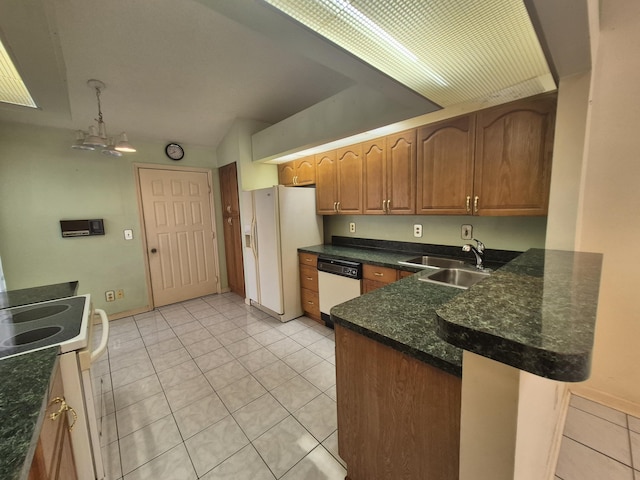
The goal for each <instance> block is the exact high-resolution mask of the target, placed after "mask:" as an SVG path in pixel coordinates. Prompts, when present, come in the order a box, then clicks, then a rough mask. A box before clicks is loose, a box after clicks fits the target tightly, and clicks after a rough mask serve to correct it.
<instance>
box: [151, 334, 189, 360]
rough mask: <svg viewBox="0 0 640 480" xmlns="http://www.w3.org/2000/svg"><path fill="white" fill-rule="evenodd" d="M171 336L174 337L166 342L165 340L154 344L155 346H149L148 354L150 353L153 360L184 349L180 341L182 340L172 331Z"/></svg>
mask: <svg viewBox="0 0 640 480" xmlns="http://www.w3.org/2000/svg"><path fill="white" fill-rule="evenodd" d="M171 335H173V336H171V337H170V338H168V339H166V340H164V339H163V340H162V341H159V342H157V343H154V344H153V345H150V344H148V345H147V352H149V356H150V357H151V358H154V357H157V356H159V355H163V354H165V353H167V352H170V351H172V350H178V349H179V348H182V347H183V345H182V342H181V341H180V339H178V337H176V336H175V334H174V333H173V331H171ZM145 342H146V339H145Z"/></svg>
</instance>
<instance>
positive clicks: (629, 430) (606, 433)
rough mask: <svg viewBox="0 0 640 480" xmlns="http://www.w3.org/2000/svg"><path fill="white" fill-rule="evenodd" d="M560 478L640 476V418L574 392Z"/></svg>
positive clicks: (630, 479)
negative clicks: (576, 394)
mask: <svg viewBox="0 0 640 480" xmlns="http://www.w3.org/2000/svg"><path fill="white" fill-rule="evenodd" d="M556 479H558V480H640V419H638V418H636V417H633V416H631V415H627V414H625V413H623V412H620V411H618V410H614V409H612V408H609V407H606V406H604V405H600V404H598V403H595V402H592V401H590V400H587V399H585V398H582V397H578V396H575V395H574V396H572V398H571V403H570V406H569V412H568V414H567V420H566V423H565V427H564V436H563V437H562V444H561V447H560V457H559V459H558V465H557V468H556Z"/></svg>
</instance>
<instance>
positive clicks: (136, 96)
mask: <svg viewBox="0 0 640 480" xmlns="http://www.w3.org/2000/svg"><path fill="white" fill-rule="evenodd" d="M24 3H25V4H28V5H24V4H22V2H18V1H15V0H6V1H5V0H2V1H1V2H0V34H2V38H3V41H4V42H5V44H6V45H7V46H8V48H9V49H10V51H11V52H12V53H13V56H14V57H15V59H16V60H17V63H18V68H19V70H20V72H21V74H22V75H23V77H24V80H25V82H26V83H27V86H28V87H29V88H30V90H31V92H32V95H33V96H34V98H35V100H36V102H37V103H38V104H39V105H40V106H41V110H39V111H33V110H31V109H26V108H24V107H13V106H8V105H4V104H0V120H7V121H19V122H24V123H33V124H39V125H49V126H56V127H62V128H69V129H74V130H75V129H85V130H86V128H87V126H88V125H89V124H90V123H92V120H93V119H94V118H95V117H96V115H97V105H96V98H95V91H93V90H91V89H90V88H89V87H88V86H87V85H86V82H87V80H88V79H91V78H96V79H99V80H102V81H103V82H104V83H105V84H106V87H107V88H106V90H105V91H104V92H103V94H102V97H101V100H102V110H103V114H104V119H105V123H106V125H107V129H108V131H109V133H111V134H117V133H119V132H120V131H122V130H126V131H127V133H128V134H129V139H130V141H131V142H132V143H134V144H135V140H136V139H137V138H140V139H149V140H161V141H180V142H185V143H191V144H198V145H204V146H212V147H213V146H216V145H217V144H218V143H219V141H220V140H221V139H222V137H223V136H224V135H225V133H226V132H227V130H228V129H229V127H230V125H231V123H232V121H233V120H234V119H235V118H248V119H254V120H260V121H264V122H268V123H276V122H278V121H280V120H282V119H284V118H286V117H289V116H290V115H292V114H294V113H296V112H298V111H300V110H303V109H304V108H306V107H309V106H311V105H313V104H315V103H317V102H318V101H320V100H323V99H325V98H327V97H329V96H331V95H333V94H335V93H337V92H339V91H341V90H343V89H345V88H347V87H348V86H350V85H352V84H353V83H354V82H353V81H352V80H350V79H348V78H346V77H345V76H343V75H341V74H339V73H337V72H335V71H333V70H331V69H329V68H326V67H324V66H321V65H319V64H317V63H315V62H313V61H311V60H308V59H306V58H304V57H303V56H301V55H297V54H294V53H292V52H289V51H285V50H283V49H282V48H281V47H280V46H279V45H276V44H274V43H273V42H272V41H270V40H269V39H267V38H266V37H264V36H262V35H261V34H259V33H256V32H253V31H251V30H249V29H248V28H246V27H244V26H242V25H240V24H238V23H236V22H234V21H232V20H229V19H228V18H226V17H224V16H222V15H220V14H218V13H216V12H215V11H213V10H212V9H211V8H209V7H207V6H205V5H203V4H201V3H198V2H195V1H192V0H136V1H132V0H108V1H95V0H55V1H50V0H49V1H47V0H24ZM73 138H74V137H73V136H72V133H71V132H70V142H71V141H72V140H73Z"/></svg>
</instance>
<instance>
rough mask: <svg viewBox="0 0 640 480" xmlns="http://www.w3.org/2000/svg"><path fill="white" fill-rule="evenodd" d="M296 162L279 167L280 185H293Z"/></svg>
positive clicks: (282, 164)
mask: <svg viewBox="0 0 640 480" xmlns="http://www.w3.org/2000/svg"><path fill="white" fill-rule="evenodd" d="M295 171H296V169H295V162H287V163H281V164H279V165H278V183H279V184H280V185H287V186H291V185H293V177H295V175H296V173H295Z"/></svg>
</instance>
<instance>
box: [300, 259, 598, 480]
mask: <svg viewBox="0 0 640 480" xmlns="http://www.w3.org/2000/svg"><path fill="white" fill-rule="evenodd" d="M320 248H322V247H318V248H316V249H315V250H316V251H317V250H319V249H320ZM340 248H342V249H343V250H342V252H341V254H342V255H343V256H345V257H346V255H347V250H346V248H347V247H340ZM313 250H314V249H306V250H305V251H313ZM351 252H352V255H353V256H352V259H354V260H358V259H359V258H360V259H362V256H359V254H358V252H357V249H356V248H352V249H351ZM318 253H320V252H318ZM371 254H372V252H370V251H367V250H365V251H364V252H363V253H362V255H364V256H365V257H366V256H368V255H371ZM376 254H377V255H380V259H381V258H382V253H381V252H377V253H376ZM391 258H396V253H394V254H393V256H392V257H391ZM394 261H397V259H396V260H394ZM601 261H602V256H601V255H599V254H591V253H577V252H564V251H552V250H551V251H550V250H542V249H532V250H529V251H527V252H525V253H524V254H522V255H520V256H518V257H517V258H515V259H514V260H512V261H510V262H508V263H507V264H506V265H504V266H503V267H501V268H499V269H498V270H496V271H495V272H494V273H493V274H492V275H491V276H490V277H489V278H488V279H486V280H483V281H482V282H480V283H478V284H477V285H475V286H473V287H472V288H471V289H469V290H467V291H462V290H458V289H455V288H452V287H449V286H439V285H433V284H429V283H426V282H422V281H420V280H419V277H420V276H422V275H425V274H427V273H428V272H420V273H417V274H416V275H413V276H411V277H408V278H405V279H403V280H400V281H397V282H395V283H392V284H390V285H388V286H386V287H384V288H382V289H379V290H376V291H374V292H372V293H369V294H367V295H363V296H361V297H358V298H356V299H354V300H351V301H349V302H346V303H343V304H341V305H339V306H336V307H334V308H333V309H332V310H331V317H332V319H333V321H334V323H335V325H336V369H337V390H338V423H339V428H338V432H339V444H340V454H341V456H342V457H343V458H344V460H345V462H346V463H347V468H348V478H349V479H350V480H361V479H366V478H402V479H412V478H416V479H418V478H438V479H457V478H465V477H464V476H463V475H462V474H461V472H460V471H459V469H460V464H461V462H462V460H463V459H462V458H461V457H462V455H464V452H465V450H464V448H463V446H461V438H463V437H464V435H463V436H461V429H462V430H463V429H464V428H465V421H467V419H468V417H465V416H464V415H461V407H462V404H463V403H464V402H462V397H463V395H462V392H463V390H464V388H463V385H464V384H465V382H466V381H467V380H469V379H468V378H466V377H465V368H464V367H463V364H464V362H465V361H466V360H464V359H466V358H467V355H468V354H467V352H466V351H468V352H473V353H472V355H478V356H486V357H487V358H490V359H492V360H487V361H492V362H494V361H495V362H496V363H498V362H500V363H499V364H502V362H504V363H506V364H508V365H510V367H507V368H512V369H513V371H526V372H531V373H533V374H535V375H539V376H542V377H545V378H551V379H555V380H560V381H580V380H584V379H586V378H587V377H588V375H589V366H590V358H591V349H592V345H593V334H594V326H595V313H596V306H597V299H598V287H599V278H600V267H601ZM396 268H397V265H396ZM445 340H446V341H445ZM465 350H466V351H465ZM485 360H486V359H485ZM464 365H466V364H464ZM363 371H366V372H367V374H366V375H363V374H362V372H363ZM469 371H471V370H469ZM515 428H516V427H515V426H514V429H515ZM515 441H516V439H515V438H514V439H513V442H515ZM462 442H463V443H464V438H463V440H462ZM512 453H513V452H505V455H507V456H509V455H511V454H512ZM459 455H460V456H459ZM491 460H492V459H491V458H489V459H488V460H487V462H491ZM507 463H508V462H507ZM468 478H470V477H468ZM483 478H484V477H483ZM495 478H507V477H506V476H505V477H502V476H500V475H498V476H496V477H495Z"/></svg>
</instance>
